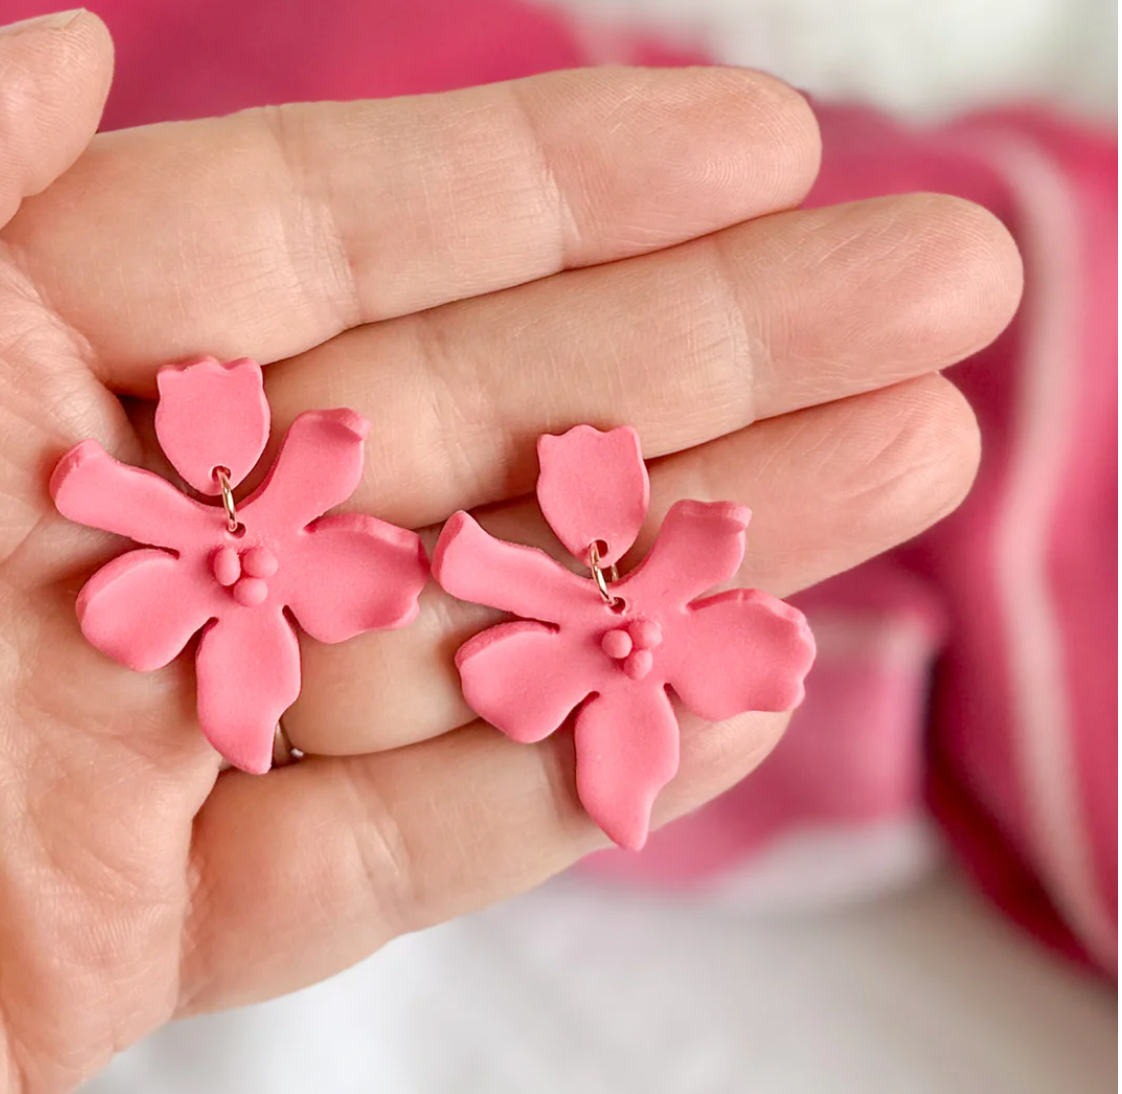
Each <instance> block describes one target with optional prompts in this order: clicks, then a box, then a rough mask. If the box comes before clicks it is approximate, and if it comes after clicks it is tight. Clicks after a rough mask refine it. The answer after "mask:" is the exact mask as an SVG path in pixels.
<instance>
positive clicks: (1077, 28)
mask: <svg viewBox="0 0 1122 1094" xmlns="http://www.w3.org/2000/svg"><path fill="white" fill-rule="evenodd" d="M537 2H539V3H543V4H551V5H555V6H560V7H564V8H568V9H570V10H573V11H576V12H577V13H578V14H579V15H580V16H581V19H582V21H583V22H584V24H585V26H586V27H587V31H588V45H589V47H590V48H591V49H592V50H593V51H594V53H595V54H597V55H600V56H602V57H603V59H604V60H617V61H618V60H626V55H625V52H626V37H625V36H624V35H623V34H621V33H620V28H621V27H625V26H636V25H639V26H647V27H650V28H651V29H653V30H655V31H656V32H661V31H664V32H666V34H667V35H668V36H670V37H672V38H673V39H674V40H681V39H682V38H683V37H686V38H689V39H692V40H693V41H696V42H697V43H698V44H700V45H701V46H702V47H703V48H704V50H705V51H706V52H707V53H708V54H709V55H711V56H713V57H715V58H717V59H718V60H721V61H724V62H726V63H729V64H738V65H748V66H751V67H755V68H762V69H765V70H767V71H768V72H773V73H775V74H776V75H778V76H781V77H782V78H783V79H785V80H787V81H789V82H790V83H792V84H794V85H795V86H796V87H801V88H803V89H804V90H807V91H810V92H812V93H815V94H819V95H822V96H825V97H827V98H831V99H838V98H842V99H850V100H856V101H860V102H871V103H874V104H876V105H878V106H881V107H884V108H886V109H889V110H893V111H896V112H898V113H901V114H905V115H909V116H912V117H917V118H930V117H938V116H940V115H945V114H948V113H952V112H955V111H958V110H962V109H965V108H968V107H971V106H976V105H978V104H986V103H999V102H1005V101H1007V100H1010V99H1016V100H1022V99H1029V100H1034V101H1040V100H1045V101H1049V102H1054V103H1058V104H1061V105H1063V106H1065V107H1067V108H1069V109H1073V110H1076V111H1079V112H1082V113H1087V114H1090V115H1092V116H1097V117H1102V118H1110V117H1112V116H1113V115H1114V113H1115V112H1116V109H1117V99H1118V93H1117V42H1118V8H1117V5H1116V3H1115V2H1114V0H537Z"/></svg>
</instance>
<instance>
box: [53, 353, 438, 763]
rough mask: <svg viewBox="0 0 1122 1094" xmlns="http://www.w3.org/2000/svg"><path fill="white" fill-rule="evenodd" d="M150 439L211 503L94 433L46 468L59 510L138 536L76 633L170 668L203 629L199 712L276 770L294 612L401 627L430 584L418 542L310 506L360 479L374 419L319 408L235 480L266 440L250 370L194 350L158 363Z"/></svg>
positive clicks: (263, 408)
mask: <svg viewBox="0 0 1122 1094" xmlns="http://www.w3.org/2000/svg"><path fill="white" fill-rule="evenodd" d="M157 383H158V386H159V393H160V401H159V404H158V406H157V408H156V420H155V427H156V436H157V438H158V440H159V442H160V447H161V448H162V449H163V450H164V453H165V454H166V456H167V458H168V459H169V460H170V461H171V464H172V466H173V467H174V468H175V469H176V471H178V472H179V474H180V475H181V476H182V477H183V479H184V480H185V481H186V482H187V484H188V485H189V486H191V487H193V488H194V489H195V490H196V491H197V492H198V493H199V494H202V495H204V496H207V497H210V498H217V499H221V503H220V504H206V503H204V502H201V501H198V500H196V499H195V498H193V497H189V496H188V495H186V494H184V493H181V492H180V491H179V490H178V489H177V488H176V487H174V486H173V485H172V484H171V483H170V482H168V481H167V480H165V479H162V478H160V477H159V476H158V475H155V474H152V473H151V472H149V471H144V470H141V469H140V468H136V467H129V466H127V465H125V464H122V463H118V462H117V461H116V460H114V459H112V458H111V457H110V456H109V455H108V454H107V453H106V451H105V449H103V448H102V447H101V445H100V444H98V443H97V442H96V441H83V442H82V443H81V444H79V445H77V446H76V447H75V448H72V449H71V450H70V451H69V452H68V453H67V454H66V455H65V456H63V458H62V460H61V461H60V462H59V464H58V466H57V467H56V468H55V472H54V474H53V475H52V477H51V484H50V489H51V495H52V496H53V498H54V501H55V505H56V506H57V507H58V510H59V512H60V513H62V514H63V516H65V517H68V518H69V519H70V520H73V521H76V522H78V523H79V524H85V525H89V526H90V527H93V528H100V529H102V530H104V531H106V532H115V533H117V534H118V535H122V536H127V537H128V538H129V539H133V540H136V541H137V542H138V543H143V544H148V545H149V546H147V547H145V548H143V549H140V550H132V551H128V552H127V553H125V554H123V555H121V556H120V557H118V558H116V559H114V560H113V561H112V562H109V563H107V564H106V565H105V566H103V567H102V568H101V569H100V570H98V571H97V573H95V574H94V576H93V577H92V578H90V580H89V581H88V582H87V583H86V585H85V586H84V587H83V589H82V591H81V593H80V594H79V596H78V603H77V609H78V618H79V620H80V623H81V628H82V633H83V634H84V635H85V636H86V638H87V639H88V640H89V641H90V642H91V643H92V644H93V645H94V646H96V647H97V648H98V649H99V650H101V651H102V653H105V654H107V655H108V656H109V657H112V658H113V659H114V660H116V661H119V662H120V663H121V664H123V665H127V666H128V667H129V668H132V669H136V670H138V671H140V672H147V671H150V670H152V669H158V668H161V667H162V666H164V665H166V664H168V663H169V662H170V661H171V660H172V659H173V658H175V657H176V655H177V654H178V653H179V652H180V651H181V650H182V649H183V648H184V646H185V645H186V644H187V642H188V641H189V640H190V638H191V637H192V635H194V634H195V633H196V632H197V631H199V630H202V637H201V639H200V641H199V648H198V654H197V656H196V661H195V663H196V668H197V676H198V700H197V702H198V714H199V723H200V725H201V727H202V730H203V732H204V733H205V734H206V736H207V738H208V740H209V741H210V742H211V744H212V745H214V747H215V748H216V749H217V750H218V751H219V752H220V753H221V754H222V755H223V756H224V757H225V758H226V759H227V760H228V761H229V762H230V763H231V764H233V765H234V766H236V767H240V768H242V769H243V770H245V771H250V772H264V771H267V770H268V769H269V767H270V764H271V761H272V756H273V744H274V736H275V735H277V734H278V724H279V719H280V716H281V715H282V714H283V713H284V711H285V710H287V709H288V707H289V706H290V705H291V704H292V703H293V702H294V701H295V699H296V697H297V695H299V693H300V652H299V648H298V645H297V641H296V631H295V630H294V628H293V625H292V623H291V622H290V621H289V618H288V614H287V613H288V612H291V614H292V615H293V616H294V617H295V618H296V620H297V621H298V622H299V624H300V626H301V627H302V628H303V629H304V630H305V631H306V632H307V633H308V634H310V635H311V636H312V637H313V638H317V639H319V640H320V641H321V642H342V641H343V640H344V639H347V638H351V637H353V636H354V635H356V634H359V633H361V632H362V631H368V630H375V629H379V628H385V627H401V626H404V625H405V624H407V623H409V622H410V621H411V620H412V619H413V618H414V617H415V616H416V614H417V610H418V606H417V597H418V595H419V594H420V591H421V588H422V587H423V586H424V584H425V582H426V580H427V578H428V564H427V560H426V558H425V553H424V549H423V548H422V546H421V541H420V539H419V538H418V537H417V536H416V535H415V534H414V533H413V532H409V531H406V530H404V529H402V528H396V527H394V526H393V525H391V524H387V523H385V522H384V521H381V520H378V519H376V518H375V517H371V516H365V515H363V514H359V513H346V514H342V515H338V516H327V517H325V516H321V514H322V513H324V512H325V511H326V510H328V509H330V508H332V507H333V506H335V505H338V504H339V503H340V502H343V501H345V500H346V499H347V498H348V497H350V495H351V494H352V493H353V492H354V489H355V487H356V486H357V485H358V482H359V479H360V478H361V476H362V468H363V441H364V438H365V437H366V434H367V432H368V430H369V428H370V424H369V422H367V421H366V419H365V418H363V417H361V416H360V415H358V414H356V413H354V411H351V410H313V411H308V412H307V413H305V414H301V415H300V416H299V417H298V418H297V419H296V420H295V421H294V422H293V423H292V426H291V427H290V428H289V430H288V433H287V435H286V436H285V439H284V443H283V445H282V446H281V450H280V452H279V454H278V455H277V458H276V461H275V462H274V464H273V466H272V468H271V469H270V471H269V474H268V476H267V477H266V479H265V481H264V482H263V483H262V484H261V485H260V486H259V487H258V488H257V490H256V491H254V493H253V494H252V495H251V496H250V497H248V498H247V499H246V500H245V501H242V502H237V503H235V500H234V494H233V491H234V488H235V487H236V486H237V485H238V484H239V483H240V482H241V481H242V480H243V479H244V478H245V477H246V475H248V474H249V472H250V471H251V470H252V469H253V466H254V465H255V464H256V463H257V461H258V459H259V458H260V456H261V453H262V452H263V451H264V449H265V443H266V441H267V439H268V436H269V424H270V414H269V406H268V403H267V402H266V400H265V394H264V390H263V387H262V377H261V367H260V366H259V365H258V364H257V363H256V362H255V361H251V360H249V359H248V358H242V359H241V360H238V361H233V362H231V363H230V364H220V363H219V362H218V361H216V360H214V359H213V358H205V359H203V360H200V361H196V362H193V363H191V364H189V365H184V366H170V367H167V368H163V369H161V370H160V371H159V373H158V374H157Z"/></svg>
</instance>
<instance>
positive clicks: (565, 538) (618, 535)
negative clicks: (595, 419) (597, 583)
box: [538, 425, 650, 566]
mask: <svg viewBox="0 0 1122 1094" xmlns="http://www.w3.org/2000/svg"><path fill="white" fill-rule="evenodd" d="M538 463H539V464H540V466H541V473H540V474H539V476H538V504H539V505H540V506H541V511H542V514H543V515H544V516H545V519H546V520H547V521H549V526H550V528H552V529H553V531H554V532H555V533H556V535H557V538H558V539H559V540H560V541H561V542H562V543H563V544H565V547H566V548H567V549H568V551H569V553H570V554H572V555H574V556H575V557H576V558H578V559H580V560H581V562H583V563H584V564H585V565H587V564H588V562H589V552H588V548H589V546H590V544H592V543H594V542H596V541H597V540H601V541H603V542H604V543H606V544H607V550H606V551H604V552H603V553H602V554H601V556H600V561H601V563H602V564H603V565H605V566H611V565H612V564H613V563H614V562H616V561H617V560H618V559H620V558H621V557H622V556H623V555H624V554H625V553H626V552H627V549H628V548H629V547H630V546H631V545H632V544H633V543H634V542H635V537H636V536H637V535H638V534H639V529H640V528H641V527H642V526H643V518H644V517H646V515H647V505H648V504H649V501H650V482H649V480H648V478H647V469H646V467H645V465H644V464H643V453H642V449H641V448H640V446H639V434H638V433H636V432H635V430H634V429H632V428H631V427H630V426H620V427H619V428H618V429H609V430H608V431H607V432H606V433H605V432H601V431H600V430H599V429H594V428H593V427H592V426H590V425H578V426H575V427H574V428H573V429H570V430H569V431H568V432H567V433H562V434H561V436H559V437H557V436H554V435H553V434H550V433H545V434H543V435H542V436H541V437H539V438H538Z"/></svg>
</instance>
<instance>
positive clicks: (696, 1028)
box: [86, 876, 1116, 1094]
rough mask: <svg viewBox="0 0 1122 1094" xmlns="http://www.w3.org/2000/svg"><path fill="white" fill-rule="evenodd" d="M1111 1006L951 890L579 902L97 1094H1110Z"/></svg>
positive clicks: (125, 1075) (239, 1020)
mask: <svg viewBox="0 0 1122 1094" xmlns="http://www.w3.org/2000/svg"><path fill="white" fill-rule="evenodd" d="M1114 1023H1115V1016H1114V1010H1113V1005H1112V994H1111V993H1110V991H1109V990H1108V989H1107V988H1106V987H1105V986H1103V985H1102V984H1100V983H1097V982H1094V981H1091V980H1088V979H1084V978H1082V977H1081V976H1079V975H1078V974H1076V973H1075V972H1073V971H1072V970H1070V969H1069V968H1067V967H1066V966H1063V965H1061V964H1059V963H1058V962H1056V961H1054V960H1053V959H1052V958H1051V957H1049V956H1048V955H1046V954H1044V953H1042V952H1040V951H1039V950H1038V949H1037V948H1036V946H1035V945H1033V944H1032V943H1030V942H1028V941H1027V940H1025V939H1023V938H1021V937H1020V936H1018V935H1016V934H1015V933H1014V932H1013V931H1012V930H1011V929H1010V928H1009V927H1008V925H1007V924H1006V923H1004V922H1003V921H1002V920H1000V919H999V918H998V917H997V916H996V915H995V914H994V913H993V912H992V911H990V910H989V909H988V908H987V907H985V906H984V905H983V904H982V902H981V901H980V900H979V899H978V898H976V897H974V896H973V895H971V894H969V893H967V892H966V891H965V889H964V888H963V887H961V886H960V885H959V884H957V883H956V882H954V881H952V880H951V879H950V878H948V877H946V876H942V877H940V878H938V879H936V880H934V881H929V882H927V883H925V884H923V885H921V886H918V887H916V888H913V889H912V890H910V891H908V892H905V893H901V894H897V895H896V896H893V897H889V898H884V899H882V900H880V901H878V902H876V903H872V904H864V905H859V906H853V907H850V908H848V909H844V910H835V911H833V912H829V913H825V912H818V913H815V914H805V915H801V916H792V915H790V914H785V915H783V916H776V917H773V918H771V919H770V920H769V919H764V918H756V919H754V920H753V919H750V918H746V917H745V916H743V915H732V914H730V913H729V912H728V911H727V910H726V909H724V908H722V907H720V906H709V907H699V906H698V905H697V904H696V903H693V902H687V901H675V900H671V899H668V898H667V897H665V896H662V895H659V896H652V895H646V896H644V895H639V894H635V893H624V892H619V891H616V892H611V891H605V890H603V889H599V888H596V887H593V886H591V885H587V884H584V883H581V882H578V881H576V880H575V879H561V880H560V881H558V882H554V883H553V884H551V885H549V886H546V887H545V888H544V889H542V890H540V891H538V892H537V893H533V894H531V895H529V896H527V897H523V898H522V899H520V900H517V901H513V902H511V903H509V904H507V905H505V906H502V907H498V908H494V909H492V910H490V911H488V912H485V913H483V914H481V915H477V916H473V917H470V918H467V919H463V920H460V921H458V922H455V923H451V924H448V925H446V926H443V927H439V928H436V929H434V930H431V931H428V932H425V933H423V934H420V935H415V936H412V937H409V938H404V939H400V940H399V941H398V942H396V943H395V944H393V945H391V946H390V947H388V948H387V949H386V950H384V951H383V952H382V953H380V954H378V955H376V956H375V957H374V958H372V959H371V960H369V961H368V962H366V963H365V964H364V965H361V966H359V967H358V968H357V969H353V970H351V971H350V972H349V973H346V974H344V975H342V976H339V977H336V978H335V979H334V980H331V981H328V982H327V983H325V984H321V985H319V986H317V987H315V988H311V989H309V990H307V991H305V992H301V993H299V994H297V995H294V996H290V997H288V998H286V999H281V1000H278V1001H276V1002H273V1003H270V1004H267V1005H265V1006H260V1007H254V1008H249V1009H246V1010H242V1011H238V1012H234V1013H231V1014H226V1015H223V1016H217V1017H209V1018H202V1019H193V1020H191V1021H187V1022H181V1023H177V1024H175V1025H172V1026H170V1027H168V1028H167V1029H165V1030H163V1031H162V1032H161V1033H160V1034H158V1035H157V1036H156V1037H154V1038H152V1039H151V1040H150V1041H148V1042H147V1043H146V1044H143V1045H141V1046H139V1047H137V1048H135V1049H133V1050H132V1051H130V1052H129V1053H127V1054H126V1055H125V1056H123V1057H121V1058H119V1059H118V1060H117V1061H116V1063H115V1064H114V1066H113V1067H112V1068H111V1069H110V1070H109V1071H108V1072H107V1073H106V1074H105V1075H103V1076H102V1077H101V1078H99V1079H98V1080H96V1081H95V1082H94V1083H92V1084H91V1085H90V1086H89V1087H88V1089H87V1092H86V1094H311V1092H314V1094H367V1092H369V1094H632V1092H634V1094H742V1092H743V1094H1108V1092H1112V1091H1114V1090H1116V1083H1115V1070H1114V1069H1115V1051H1116V1050H1115V1024H1114Z"/></svg>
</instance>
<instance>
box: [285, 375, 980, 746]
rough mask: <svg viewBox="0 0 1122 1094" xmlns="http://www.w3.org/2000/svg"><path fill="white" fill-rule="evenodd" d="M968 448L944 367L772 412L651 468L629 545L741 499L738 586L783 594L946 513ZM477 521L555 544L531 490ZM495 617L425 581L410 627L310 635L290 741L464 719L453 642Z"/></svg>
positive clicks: (351, 739)
mask: <svg viewBox="0 0 1122 1094" xmlns="http://www.w3.org/2000/svg"><path fill="white" fill-rule="evenodd" d="M977 460H978V435H977V427H976V424H975V421H974V417H973V414H972V412H971V411H970V408H969V406H968V405H967V404H966V402H965V400H964V399H963V398H962V396H961V395H959V393H958V392H957V391H956V390H955V389H954V388H953V387H952V386H951V384H950V383H949V382H947V381H946V380H944V379H943V378H942V377H939V376H930V377H925V378H923V379H920V380H915V381H911V382H909V383H906V384H902V385H899V386H897V387H893V388H887V389H884V390H881V391H878V392H874V393H871V394H867V395H862V396H859V397H856V398H853V399H849V400H846V401H843V402H837V403H829V404H826V405H824V406H819V407H815V408H813V409H810V410H806V411H802V412H800V413H798V414H792V415H786V416H784V417H781V418H773V419H769V420H768V421H765V422H760V423H758V424H757V425H754V426H752V427H751V428H750V429H746V430H742V431H741V432H739V433H735V434H732V435H730V436H728V437H725V438H722V439H721V440H719V441H713V442H711V443H709V444H707V445H704V446H701V447H699V448H696V449H692V450H690V451H688V452H684V453H680V454H678V455H676V456H671V457H667V458H665V459H663V460H660V461H658V462H657V463H656V464H654V465H653V466H652V467H651V497H652V500H651V511H650V514H649V517H648V520H647V523H646V526H645V529H644V532H643V534H642V536H641V537H640V540H639V543H638V544H637V546H636V550H635V552H633V557H636V558H637V557H641V556H642V554H643V553H644V552H645V550H646V548H647V546H649V544H650V542H651V540H652V538H653V535H654V532H655V531H656V530H657V528H658V526H659V524H660V523H661V521H662V518H663V516H664V515H665V513H666V511H667V509H669V507H670V505H671V504H673V502H675V501H676V500H678V499H679V498H697V499H699V500H702V501H715V500H721V499H733V500H737V501H742V502H744V503H745V504H747V505H749V506H750V507H751V508H752V510H753V517H752V523H751V525H750V526H749V529H748V537H747V548H748V549H747V552H746V557H745V562H744V565H743V567H742V569H741V571H740V573H739V575H738V576H737V578H736V580H735V582H734V584H737V585H745V586H749V587H757V588H763V589H765V590H767V591H768V592H771V593H774V594H777V595H779V596H786V595H788V594H789V593H791V592H793V591H795V590H796V589H798V588H801V587H803V586H806V585H809V584H813V583H815V582H817V581H821V580H823V579H824V578H826V577H828V576H830V575H831V574H834V573H838V572H840V571H842V570H846V569H848V568H850V567H851V566H854V565H856V564H857V563H858V562H861V561H862V560H863V559H865V558H868V557H870V556H872V555H875V554H879V553H880V552H881V551H884V550H886V549H887V548H889V547H891V546H893V545H894V544H896V543H899V542H901V541H902V540H905V539H908V538H910V537H911V536H914V535H916V534H917V533H918V532H920V531H922V530H923V529H924V528H926V527H927V526H928V525H930V524H932V523H934V522H935V521H936V520H938V519H939V518H940V517H942V516H944V515H945V514H946V513H947V512H949V511H950V510H951V509H953V508H954V507H955V506H956V505H957V504H958V502H959V501H960V500H961V499H962V497H963V496H964V495H965V493H966V491H967V489H968V488H969V485H970V483H971V481H972V480H973V476H974V471H975V468H976V466H977ZM481 519H482V520H483V523H484V524H485V525H486V526H487V527H488V529H489V530H490V531H492V533H493V534H495V535H497V536H499V537H500V538H502V539H507V540H511V541H513V542H518V543H530V544H533V545H534V546H540V547H542V548H543V549H545V550H547V551H549V552H551V553H554V554H558V553H559V552H560V549H559V548H558V546H557V545H556V542H555V540H554V539H553V536H552V534H551V533H550V532H549V530H548V528H547V527H546V526H545V523H544V521H543V520H542V518H541V515H540V513H539V511H538V508H537V506H536V504H535V503H534V502H533V500H532V499H523V500H520V501H518V502H514V503H510V504H507V505H505V506H501V507H499V508H497V509H495V510H493V511H491V512H489V513H485V514H481ZM430 548H431V540H430ZM497 618H498V616H497V615H496V614H495V613H493V612H490V611H489V610H487V609H484V608H480V607H478V606H477V605H470V604H464V603H462V602H460V601H457V600H454V599H452V598H451V597H449V596H448V595H447V594H445V593H444V592H442V591H441V590H440V589H439V588H438V587H436V586H435V585H430V586H429V587H428V589H427V590H426V592H425V594H424V595H423V597H422V601H421V614H420V616H419V618H418V619H417V620H416V622H415V623H414V624H413V625H412V626H410V627H409V628H407V629H406V630H403V631H396V632H381V633H373V634H367V635H363V636H361V637H359V638H356V639H354V640H352V641H350V642H348V643H346V644H344V645H340V646H332V647H330V648H328V647H325V646H322V645H319V644H318V643H314V642H305V643H304V644H303V651H302V653H303V665H304V689H303V692H302V694H301V696H300V699H299V700H298V702H297V703H296V705H295V706H294V707H292V709H291V710H290V711H289V712H288V713H287V714H286V715H285V728H286V730H287V731H288V733H289V736H290V737H291V739H292V741H293V743H294V744H295V745H296V746H297V747H299V748H302V749H305V750H306V751H308V752H312V753H317V754H336V755H337V754H357V753H362V752H372V751H376V750H379V749H388V748H395V747H398V746H400V745H403V744H408V743H411V742H414V741H417V740H421V739H424V738H427V737H431V736H433V735H436V734H439V733H443V732H444V731H445V730H447V729H448V728H449V727H450V726H454V725H459V724H462V723H464V722H466V721H468V720H469V719H470V718H471V717H472V715H471V712H470V711H469V710H468V708H467V707H466V705H465V704H464V701H463V697H462V695H461V693H460V686H459V678H458V676H457V674H456V670H455V667H454V665H453V661H452V655H453V653H454V651H455V650H456V648H457V647H458V646H459V645H460V644H461V643H462V642H464V641H466V639H467V638H469V637H470V636H471V635H472V634H475V633H477V632H478V631H480V630H482V629H483V628H484V627H485V626H488V625H489V624H491V623H493V622H495V621H496V619H497Z"/></svg>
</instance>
